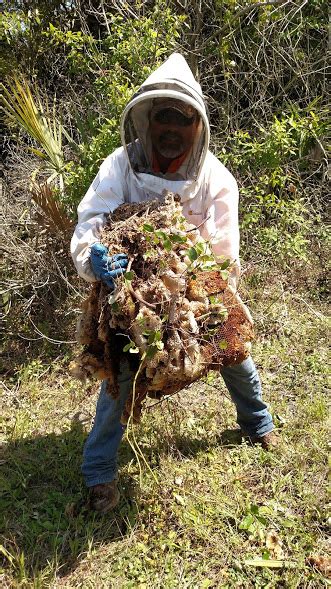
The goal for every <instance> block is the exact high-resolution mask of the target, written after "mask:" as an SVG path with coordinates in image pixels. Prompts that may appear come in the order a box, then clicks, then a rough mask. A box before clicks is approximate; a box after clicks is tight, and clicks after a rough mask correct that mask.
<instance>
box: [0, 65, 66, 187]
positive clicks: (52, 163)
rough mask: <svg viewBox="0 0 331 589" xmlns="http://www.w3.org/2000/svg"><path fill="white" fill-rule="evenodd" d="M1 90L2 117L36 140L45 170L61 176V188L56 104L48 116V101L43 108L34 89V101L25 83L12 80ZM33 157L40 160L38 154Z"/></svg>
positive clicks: (59, 136)
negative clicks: (46, 166)
mask: <svg viewBox="0 0 331 589" xmlns="http://www.w3.org/2000/svg"><path fill="white" fill-rule="evenodd" d="M1 87H2V90H3V94H2V96H1V102H2V109H3V111H4V113H5V115H6V116H7V117H8V119H9V120H11V121H12V122H14V123H16V124H18V125H19V126H20V127H21V128H22V129H24V130H25V131H26V132H27V133H28V134H29V135H30V137H31V138H33V139H34V140H35V142H36V143H37V145H38V147H39V148H40V149H41V150H42V153H43V154H44V155H43V160H46V161H47V164H48V166H49V167H50V168H51V169H52V170H53V171H54V172H56V173H57V174H58V175H59V176H60V185H62V186H63V178H61V177H62V176H63V168H64V165H65V161H64V156H63V151H62V133H63V127H62V125H61V123H60V122H59V121H58V119H57V117H56V113H55V104H54V107H53V112H52V113H50V109H49V105H48V102H47V100H44V103H45V107H44V106H43V103H42V101H41V98H40V95H39V92H38V90H37V89H36V88H34V96H35V98H34V96H33V95H32V92H31V89H30V86H29V84H28V82H27V81H26V80H24V79H23V80H22V81H20V80H19V79H18V78H17V77H14V78H13V81H12V82H11V83H9V84H8V85H7V87H6V86H4V85H3V84H1ZM35 153H36V154H37V155H39V157H40V156H41V153H40V152H39V153H38V151H35Z"/></svg>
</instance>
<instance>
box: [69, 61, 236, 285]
mask: <svg viewBox="0 0 331 589" xmlns="http://www.w3.org/2000/svg"><path fill="white" fill-rule="evenodd" d="M161 96H167V97H172V98H179V99H180V100H182V101H185V102H187V103H188V104H190V105H192V106H194V108H195V109H196V110H197V111H198V112H199V114H200V118H201V122H200V126H199V130H198V133H197V137H196V140H195V143H194V146H193V148H192V150H191V151H190V153H189V155H188V156H187V158H186V160H185V162H184V163H183V164H182V166H181V168H180V169H179V170H178V171H177V172H176V173H175V174H161V173H160V174H155V173H153V171H152V170H151V164H150V154H151V143H150V140H149V129H148V113H149V110H150V108H151V105H152V101H153V99H154V98H158V97H161ZM121 138H122V145H123V146H122V147H120V148H118V149H116V150H115V151H114V152H113V153H112V154H111V155H109V156H108V157H107V158H106V159H105V160H104V162H103V163H102V164H101V166H100V169H99V172H98V174H97V176H96V178H95V179H94V181H93V182H92V184H91V186H90V188H89V189H88V191H87V193H86V195H85V196H84V198H83V200H82V201H81V203H80V204H79V206H78V224H77V226H76V229H75V232H74V235H73V237H72V240H71V255H72V257H73V260H74V263H75V266H76V268H77V271H78V274H79V275H80V276H81V277H82V278H85V279H86V280H88V281H90V282H93V281H95V280H96V278H95V276H94V274H93V272H92V269H91V266H90V247H91V245H92V244H93V243H95V242H97V241H99V239H100V231H101V229H102V227H103V225H104V223H105V221H106V218H107V216H108V214H109V213H111V212H112V211H113V210H114V209H115V208H116V207H117V206H118V205H120V204H122V203H124V202H141V201H143V200H146V199H150V198H158V197H160V196H162V193H163V192H164V190H169V191H171V192H175V193H177V194H179V195H180V196H181V202H182V206H183V214H184V215H185V217H186V218H187V220H188V221H189V222H190V223H192V224H194V225H196V226H197V225H200V223H202V222H203V221H204V220H205V219H206V220H205V222H204V223H203V224H202V225H201V227H200V228H199V232H200V234H201V236H202V237H203V238H204V239H206V240H208V241H209V242H210V243H211V245H212V247H213V250H214V253H215V254H216V255H217V256H220V257H225V258H230V259H231V261H235V262H236V266H237V269H239V226H238V187H237V183H236V181H235V179H234V178H233V176H232V175H231V173H230V172H229V171H228V170H227V168H226V167H225V166H223V164H221V162H219V161H218V159H217V158H216V157H215V156H214V155H213V154H212V153H211V152H210V151H209V150H208V145H209V123H208V118H207V114H206V109H205V105H204V101H203V96H202V92H201V87H200V85H199V84H198V83H197V82H196V80H195V79H194V77H193V74H192V72H191V70H190V68H189V66H188V64H187V63H186V61H185V59H184V58H183V57H182V56H181V55H180V54H178V53H173V54H172V55H171V56H170V57H169V59H168V60H167V61H166V62H164V63H163V64H162V65H161V66H160V67H159V68H158V69H157V70H155V71H154V72H153V73H152V74H151V75H150V76H149V78H148V79H147V80H146V81H145V82H144V84H143V85H142V86H141V88H140V90H139V92H138V93H137V94H136V95H135V96H134V97H133V99H132V100H131V101H130V102H129V104H128V105H127V107H126V108H125V110H124V112H123V115H122V121H121ZM110 253H111V247H110Z"/></svg>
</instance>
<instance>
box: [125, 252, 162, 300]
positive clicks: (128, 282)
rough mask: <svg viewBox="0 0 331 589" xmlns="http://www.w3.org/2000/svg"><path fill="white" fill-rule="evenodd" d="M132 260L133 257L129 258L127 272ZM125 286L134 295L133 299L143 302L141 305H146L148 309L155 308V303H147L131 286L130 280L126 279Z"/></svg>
mask: <svg viewBox="0 0 331 589" xmlns="http://www.w3.org/2000/svg"><path fill="white" fill-rule="evenodd" d="M132 262H133V259H131V260H130V262H129V263H128V267H127V270H126V271H127V272H130V269H131V266H132ZM127 286H128V290H129V292H130V294H132V296H134V297H135V299H137V301H139V302H140V303H143V305H146V307H150V309H156V304H154V303H148V302H147V301H145V300H144V299H143V298H142V296H140V294H138V293H137V292H136V291H135V290H134V289H133V287H132V285H131V281H130V280H127Z"/></svg>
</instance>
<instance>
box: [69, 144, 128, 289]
mask: <svg viewBox="0 0 331 589" xmlns="http://www.w3.org/2000/svg"><path fill="white" fill-rule="evenodd" d="M124 170H125V160H123V153H122V149H121V148H120V149H118V150H116V151H114V153H113V154H111V155H110V156H108V157H107V158H106V159H105V161H104V162H103V163H102V164H101V166H100V169H99V172H98V174H97V175H96V177H95V179H94V180H93V182H92V184H91V186H90V188H89V189H88V191H87V193H86V195H85V196H84V198H83V200H82V201H81V202H80V204H79V206H78V209H77V212H78V223H77V225H76V229H75V232H74V235H73V237H72V239H71V246H70V251H71V256H72V259H73V261H74V264H75V266H76V268H77V271H78V274H79V276H81V277H82V278H84V279H85V280H87V281H88V282H95V281H96V278H95V276H94V274H93V272H92V269H91V266H90V247H91V245H92V244H93V243H95V242H97V241H99V240H100V232H101V230H102V227H103V226H104V224H105V222H106V219H107V216H108V215H109V213H111V212H112V211H113V210H114V209H116V207H118V206H119V205H120V204H122V203H123V202H124Z"/></svg>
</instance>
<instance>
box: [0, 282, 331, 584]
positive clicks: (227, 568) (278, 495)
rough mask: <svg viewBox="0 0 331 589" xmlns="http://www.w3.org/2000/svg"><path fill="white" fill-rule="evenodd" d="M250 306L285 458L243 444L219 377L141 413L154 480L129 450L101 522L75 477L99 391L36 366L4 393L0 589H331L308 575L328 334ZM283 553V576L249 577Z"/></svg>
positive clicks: (297, 313) (323, 524)
mask: <svg viewBox="0 0 331 589" xmlns="http://www.w3.org/2000/svg"><path fill="white" fill-rule="evenodd" d="M251 306H252V308H253V310H254V312H255V317H256V320H257V330H258V338H257V341H256V343H255V346H254V353H253V356H254V359H255V361H256V363H257V365H258V366H259V367H260V374H261V378H262V381H263V385H264V397H265V399H266V400H267V401H268V402H269V403H270V404H271V409H272V412H273V415H274V418H275V422H276V423H277V425H278V428H279V435H280V444H279V447H278V448H277V449H276V450H275V451H274V452H273V453H266V452H264V451H263V450H262V449H261V448H258V447H251V446H249V445H247V443H239V442H240V440H239V436H238V435H237V433H236V431H235V428H236V424H235V412H234V408H233V405H232V403H231V402H230V401H229V399H228V398H227V396H226V389H225V387H224V385H223V383H222V379H221V378H220V376H219V375H217V374H216V373H212V374H210V375H209V376H208V378H207V379H205V380H203V381H200V382H199V383H197V384H195V385H194V386H192V387H191V388H189V389H188V390H186V391H183V392H182V393H181V394H180V395H178V396H176V397H174V398H172V399H170V400H168V401H166V402H163V403H161V404H158V405H157V406H156V407H155V408H153V409H151V410H149V411H146V412H145V413H144V417H143V420H142V423H141V424H140V426H139V427H137V428H136V435H137V439H138V441H139V445H140V447H141V448H142V450H143V451H144V454H145V457H146V459H147V462H148V464H149V467H150V469H147V468H146V467H144V466H143V465H142V468H143V477H142V480H141V481H140V478H139V468H138V465H137V462H136V459H135V456H134V454H133V452H132V450H131V447H130V445H129V444H128V442H127V441H126V440H125V441H124V442H123V444H122V447H121V452H120V467H121V468H120V489H121V493H122V498H121V501H120V504H119V506H118V508H117V509H116V510H115V511H114V512H113V513H112V514H110V515H107V516H96V515H93V514H92V513H90V512H88V511H87V509H86V507H85V500H86V491H85V489H84V485H83V482H82V479H81V475H80V461H81V451H82V445H83V443H84V440H85V437H86V435H87V431H88V430H89V428H90V423H91V419H92V417H93V413H94V406H95V401H96V398H97V388H98V387H97V386H95V385H93V386H90V387H89V388H88V390H86V387H84V386H82V385H81V384H78V383H77V382H75V381H73V380H72V379H71V378H70V377H69V376H68V371H67V362H66V361H63V362H61V361H59V360H57V362H56V363H55V364H54V365H51V366H50V365H47V364H44V361H43V359H37V360H35V361H34V363H30V364H27V365H25V366H22V367H21V369H20V371H19V372H18V374H17V377H16V378H15V379H13V378H12V379H11V380H10V381H8V382H6V383H5V387H4V393H3V406H4V408H3V411H2V420H3V431H4V438H3V451H2V457H1V481H0V483H1V485H0V486H1V488H2V495H1V500H0V501H1V503H0V505H1V518H2V525H1V527H2V537H3V540H2V545H3V547H2V548H0V556H1V557H2V561H3V564H2V567H3V568H2V569H1V572H0V584H1V586H3V587H36V588H37V587H38V588H39V587H54V588H55V587H83V588H91V589H92V588H95V587H97V588H103V587H105V588H106V587H107V588H109V587H110V588H116V589H117V588H122V587H123V588H138V589H144V588H146V589H147V588H150V587H152V588H172V587H174V588H176V587H178V588H181V589H183V588H192V587H194V588H201V589H203V588H208V587H225V588H232V587H233V588H246V587H247V588H249V587H256V588H259V587H261V588H262V587H263V588H267V587H268V588H273V587H275V588H276V587H277V588H278V587H288V588H300V589H301V588H313V587H326V586H327V581H326V579H325V577H324V576H323V573H322V571H321V570H319V569H317V568H316V567H314V566H312V565H311V564H310V563H309V561H308V557H310V556H316V557H319V556H326V554H327V513H326V473H327V403H326V401H327V389H326V360H327V358H326V353H327V352H326V351H327V339H326V325H325V321H324V320H323V316H322V314H321V309H320V308H318V307H317V304H316V302H315V303H311V304H310V303H309V307H308V306H307V304H306V303H305V302H304V301H303V302H300V301H298V300H294V299H292V297H291V295H290V294H286V293H285V294H284V293H283V294H282V291H281V290H280V288H279V287H278V286H277V285H276V286H275V285H274V286H272V285H270V287H269V291H268V292H265V293H264V295H263V297H262V298H261V300H260V301H259V303H252V305H251ZM45 371H46V372H45ZM271 533H273V537H274V539H275V545H274V546H272V547H271V548H270V543H269V544H268V542H269V539H270V534H271ZM277 550H280V551H281V552H280V558H281V560H282V562H283V565H282V566H281V567H280V568H270V566H266V567H257V566H254V565H253V564H251V563H250V562H248V561H252V560H256V559H261V558H262V557H264V559H265V560H264V561H263V562H264V563H265V564H268V565H270V564H272V562H271V561H272V560H275V559H276V560H277V558H278V557H279V552H277Z"/></svg>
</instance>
